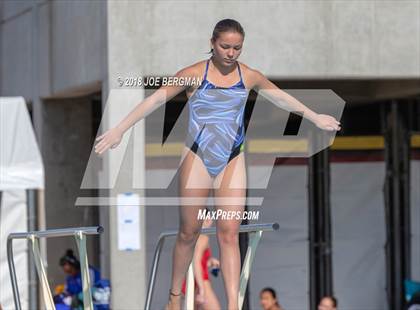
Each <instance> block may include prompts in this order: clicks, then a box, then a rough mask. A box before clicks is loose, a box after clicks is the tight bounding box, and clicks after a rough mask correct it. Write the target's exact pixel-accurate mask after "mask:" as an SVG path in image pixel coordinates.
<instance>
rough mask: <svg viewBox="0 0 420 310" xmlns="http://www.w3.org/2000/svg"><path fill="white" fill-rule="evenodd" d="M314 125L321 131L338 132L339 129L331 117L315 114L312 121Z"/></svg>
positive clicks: (338, 124) (338, 123)
mask: <svg viewBox="0 0 420 310" xmlns="http://www.w3.org/2000/svg"><path fill="white" fill-rule="evenodd" d="M314 124H315V125H316V126H317V127H318V128H320V129H323V130H327V131H334V130H335V131H338V130H340V129H341V126H340V125H341V124H340V122H339V121H337V120H336V119H335V118H334V117H333V116H331V115H327V114H317V115H316V117H315V119H314Z"/></svg>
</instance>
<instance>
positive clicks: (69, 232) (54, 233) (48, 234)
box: [7, 226, 104, 310]
mask: <svg viewBox="0 0 420 310" xmlns="http://www.w3.org/2000/svg"><path fill="white" fill-rule="evenodd" d="M103 230H104V229H103V227H101V226H94V227H78V228H61V229H51V230H44V231H30V232H18V233H11V234H9V236H8V237H7V262H8V264H9V272H10V279H11V281H12V290H13V298H14V302H15V307H16V310H21V309H22V306H21V303H20V296H19V288H18V285H17V279H16V269H15V263H14V260H13V240H14V239H27V240H29V241H31V243H32V251H33V254H34V257H35V264H36V265H37V271H38V275H39V277H40V278H41V282H42V283H43V285H47V286H48V282H46V273H45V269H44V266H43V264H42V261H41V258H40V254H39V246H38V242H37V241H38V239H39V238H53V237H66V236H74V237H75V238H76V240H77V241H78V245H79V253H82V254H79V256H80V259H81V267H87V264H86V263H87V255H86V249H85V247H86V242H84V241H85V239H84V238H85V235H97V234H101V233H102V232H103ZM82 256H83V257H82ZM85 262H86V263H85ZM87 268H88V267H87ZM83 269H85V268H83ZM82 278H83V279H82V280H83V281H82V282H83V292H84V296H83V297H84V301H85V297H87V298H88V299H89V296H90V303H91V300H92V299H91V293H90V288H89V287H87V288H86V287H85V286H86V285H87V284H89V271H88V270H82ZM44 282H46V283H44ZM48 288H49V287H48ZM43 289H44V292H45V287H43ZM85 293H86V294H89V296H85ZM45 294H47V295H49V297H50V296H51V292H48V293H45ZM47 297H48V296H47ZM44 298H46V296H45V295H44ZM90 307H91V309H93V308H92V306H90ZM85 309H86V307H85Z"/></svg>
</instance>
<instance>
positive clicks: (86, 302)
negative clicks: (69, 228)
mask: <svg viewBox="0 0 420 310" xmlns="http://www.w3.org/2000/svg"><path fill="white" fill-rule="evenodd" d="M75 237H76V241H77V247H78V249H79V257H80V272H81V274H82V287H83V309H84V310H93V301H92V292H91V290H90V277H89V263H88V257H87V250H86V236H85V235H84V234H83V232H82V231H78V232H76V234H75Z"/></svg>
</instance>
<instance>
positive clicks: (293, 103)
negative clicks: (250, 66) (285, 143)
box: [251, 70, 341, 131]
mask: <svg viewBox="0 0 420 310" xmlns="http://www.w3.org/2000/svg"><path fill="white" fill-rule="evenodd" d="M251 80H252V88H254V89H255V90H256V91H257V92H258V94H261V95H262V96H263V97H265V98H267V99H268V100H269V101H271V102H273V103H274V104H275V105H277V106H278V107H280V108H282V109H284V110H286V111H289V112H293V111H296V112H302V113H303V117H305V118H307V119H308V120H310V121H311V122H313V123H314V124H315V125H316V126H317V127H319V128H320V129H323V130H328V131H334V130H340V129H341V127H340V122H339V121H337V120H336V119H335V118H334V117H333V116H331V115H327V114H317V113H316V112H314V111H312V110H311V109H309V108H308V107H307V106H305V105H304V104H303V103H301V102H300V101H299V100H297V99H296V98H295V97H293V96H291V95H289V94H288V93H286V92H285V91H283V90H281V89H280V88H278V87H277V86H276V85H275V84H274V83H272V82H271V81H270V80H268V79H267V78H266V77H265V76H264V75H263V74H262V73H261V72H259V71H257V70H252V74H251Z"/></svg>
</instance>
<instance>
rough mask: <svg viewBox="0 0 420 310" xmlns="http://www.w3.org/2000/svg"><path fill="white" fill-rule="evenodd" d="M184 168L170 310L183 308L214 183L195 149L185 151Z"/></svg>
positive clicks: (174, 252)
mask: <svg viewBox="0 0 420 310" xmlns="http://www.w3.org/2000/svg"><path fill="white" fill-rule="evenodd" d="M180 169H181V171H180V187H179V192H180V196H181V205H180V207H179V211H180V228H179V232H178V235H177V238H176V242H175V247H174V250H173V258H172V262H173V263H172V282H171V293H172V294H170V296H169V303H168V305H167V309H168V310H180V309H181V288H182V282H183V280H184V278H185V275H186V273H187V270H188V266H189V265H190V263H191V260H192V258H193V254H194V247H195V243H196V241H197V239H198V237H199V235H200V230H201V226H202V223H203V221H202V220H199V219H198V212H199V210H200V209H204V208H205V204H206V200H207V197H208V195H209V191H210V187H211V184H212V179H211V177H210V176H209V174H208V172H207V170H206V168H205V166H204V164H203V163H202V161H201V159H200V158H199V157H198V156H197V155H195V154H194V153H192V152H191V151H189V152H188V153H187V154H186V155H185V157H184V160H183V162H182V165H181V167H180Z"/></svg>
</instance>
